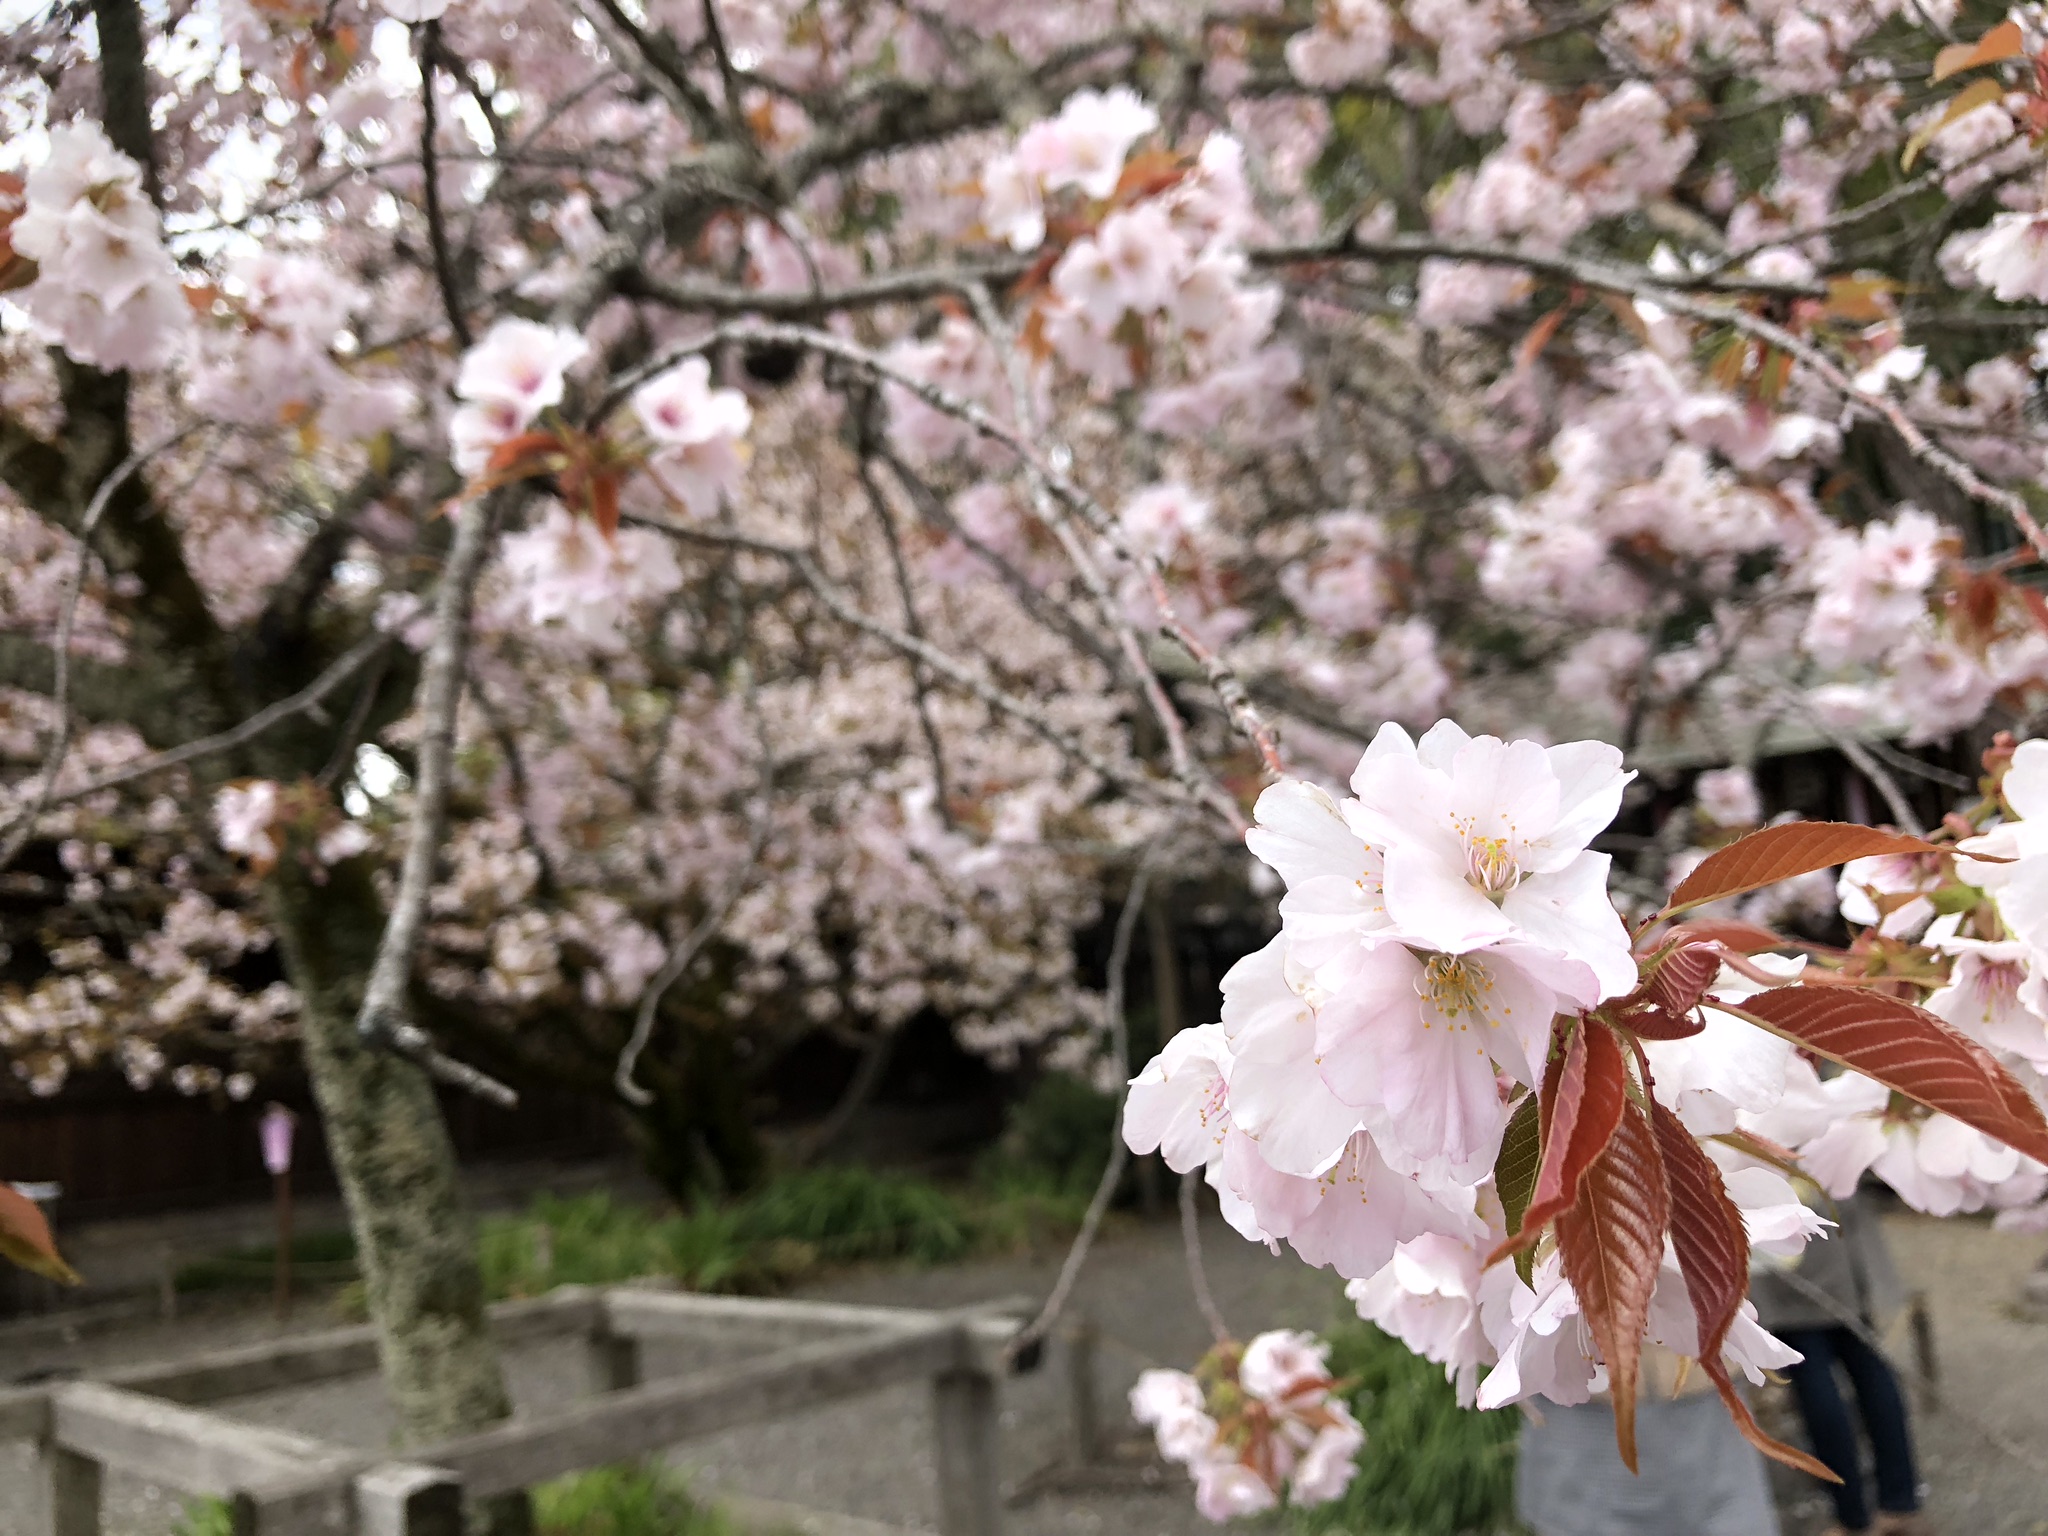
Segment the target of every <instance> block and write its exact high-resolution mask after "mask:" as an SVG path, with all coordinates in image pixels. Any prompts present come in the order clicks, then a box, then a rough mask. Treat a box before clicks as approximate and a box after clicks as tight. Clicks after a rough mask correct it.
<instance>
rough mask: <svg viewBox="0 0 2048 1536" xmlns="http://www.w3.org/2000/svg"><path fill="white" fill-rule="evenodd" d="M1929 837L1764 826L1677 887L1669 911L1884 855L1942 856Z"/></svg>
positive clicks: (1839, 826)
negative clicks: (1850, 861) (1811, 872)
mask: <svg viewBox="0 0 2048 1536" xmlns="http://www.w3.org/2000/svg"><path fill="white" fill-rule="evenodd" d="M1940 851H1941V850H1940V849H1938V848H1936V847H1935V846H1934V844H1932V843H1930V842H1928V841H1926V840H1925V839H1924V838H1918V837H1908V836H1907V835H1906V834H1905V833H1903V832H1883V831H1880V830H1879V829H1878V828H1876V827H1862V826H1857V825H1856V824H1854V823H1853V822H1846V821H1794V822H1788V823H1786V824H1785V825H1784V826H1782V827H1765V828H1764V829H1763V830H1762V831H1760V832H1752V833H1750V834H1749V836H1747V837H1743V838H1738V839H1736V841H1734V842H1732V843H1730V844H1729V845H1728V846H1727V847H1726V848H1722V849H1720V850H1718V851H1717V852H1714V853H1710V854H1708V855H1707V856H1706V857H1705V858H1704V859H1702V860H1700V864H1699V868H1697V869H1695V870H1694V871H1693V872H1692V873H1691V874H1689V875H1687V876H1686V877H1685V878H1684V879H1683V880H1681V881H1680V882H1679V883H1678V889H1677V890H1675V891H1673V892H1672V893H1671V900H1670V901H1668V902H1667V903H1665V906H1664V910H1665V911H1666V912H1667V913H1668V912H1677V911H1680V910H1682V909H1683V908H1686V907H1696V906H1698V905H1700V904H1701V903H1702V902H1707V901H1719V900H1720V899H1721V898H1722V897H1724V896H1740V895H1741V894H1742V893H1743V892H1744V891H1754V890H1757V889H1759V888H1761V887H1763V886H1766V885H1776V884H1777V883H1778V882H1779V881H1780V880H1790V879H1791V878H1792V877H1793V876H1794V875H1803V874H1806V873H1808V872H1809V871H1811V870H1816V869H1826V868H1828V867H1829V866H1830V865H1834V864H1846V863H1847V862H1848V861H1849V860H1851V859H1862V858H1868V857H1870V856H1871V855H1873V854H1880V853H1938V852H1940Z"/></svg>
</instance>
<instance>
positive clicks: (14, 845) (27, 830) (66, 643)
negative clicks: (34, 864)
mask: <svg viewBox="0 0 2048 1536" xmlns="http://www.w3.org/2000/svg"><path fill="white" fill-rule="evenodd" d="M198 426H199V424H198V423H196V422H195V423H193V424H191V425H189V426H184V427H180V428H179V429H178V430H177V431H175V432H172V433H169V434H167V435H166V436H164V437H161V438H158V439H157V440H156V441H155V442H153V443H150V444H148V445H146V446H144V447H141V448H137V449H135V450H134V451H133V452H132V453H130V454H129V455H128V457H127V458H125V459H123V460H122V461H121V462H120V463H119V464H117V465H115V466H114V472H113V473H112V474H110V475H108V476H107V478H106V479H104V480H102V481H101V482H100V483H99V486H98V488H97V489H96V490H94V492H93V493H92V500H91V501H90V502H88V503H87V504H86V508H85V516H84V517H82V518H80V519H79V522H78V534H77V538H78V560H77V563H76V564H74V565H73V566H72V568H71V579H70V580H69V581H67V582H66V583H65V584H64V606H63V607H62V608H61V609H59V610H58V613H57V638H56V642H55V646H56V651H55V656H54V664H55V667H56V679H55V683H54V686H53V687H52V689H51V702H52V704H53V705H54V706H55V708H56V711H57V730H56V734H55V735H53V736H52V737H51V738H50V745H49V747H48V749H47V750H46V751H45V752H44V753H43V762H42V767H41V769H40V770H39V771H38V774H37V780H38V782H37V784H36V797H35V800H34V802H33V803H32V804H30V805H29V806H28V808H27V809H25V810H23V811H20V812H18V813H17V814H16V815H15V816H14V818H13V819H12V820H11V821H9V822H8V824H7V827H6V831H5V834H4V835H5V838H6V841H5V842H4V843H0V869H5V868H6V867H7V866H8V865H9V864H12V863H13V862H14V861H15V859H16V857H17V856H19V854H20V853H21V850H22V849H23V848H24V847H26V846H27V844H28V840H29V838H30V837H32V836H34V834H35V829H36V823H37V822H38V821H40V820H41V819H42V816H43V812H45V811H47V810H48V809H49V808H50V806H51V805H52V804H53V803H55V795H56V788H57V775H58V774H59V773H60V772H61V771H62V770H63V767H64V759H65V758H66V757H67V756H69V755H70V752H71V735H72V729H73V722H72V719H71V634H72V630H73V627H74V626H75V625H76V623H77V620H78V600H79V597H80V596H81V595H82V594H83V593H84V591H85V573H86V572H87V571H88V570H89V569H90V568H91V566H92V536H93V531H94V530H95V529H97V528H98V527H99V525H100V519H101V518H102V517H104V516H105V515H106V511H107V507H108V506H109V505H110V504H111V503H112V501H113V499H114V492H116V491H118V490H119V489H120V488H121V487H122V486H124V485H126V484H127V483H128V480H129V478H130V477H131V476H132V475H134V474H135V473H136V472H137V471H138V470H140V469H141V468H142V466H143V465H145V464H147V463H148V462H149V461H150V460H151V459H153V458H155V457H156V456H157V455H158V454H160V453H162V452H164V451H165V450H166V449H168V448H171V447H172V446H174V445H175V444H177V443H180V442H183V441H184V440H185V438H186V437H188V436H190V435H191V434H192V433H193V432H195V431H197V430H198ZM66 798H67V799H68V798H72V797H70V796H67V797H66Z"/></svg>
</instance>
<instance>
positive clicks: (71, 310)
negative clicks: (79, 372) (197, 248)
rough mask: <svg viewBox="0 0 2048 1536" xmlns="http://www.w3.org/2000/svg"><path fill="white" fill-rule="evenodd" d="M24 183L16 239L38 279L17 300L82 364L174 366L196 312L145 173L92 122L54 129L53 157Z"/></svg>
mask: <svg viewBox="0 0 2048 1536" xmlns="http://www.w3.org/2000/svg"><path fill="white" fill-rule="evenodd" d="M25 181H26V184H25V187H24V189H23V191H24V195H23V207H22V211H21V214H20V216H19V217H18V218H16V219H15V221H14V224H13V228H12V231H11V236H12V243H13V246H14V249H15V250H16V251H17V252H18V253H19V254H21V255H23V256H26V257H28V258H29V259H30V260H32V261H34V262H35V263H36V265H37V272H36V278H35V281H34V282H32V283H30V284H29V285H28V286H27V287H26V288H25V289H23V290H21V291H20V292H19V293H16V294H14V295H12V297H13V299H14V301H15V302H17V303H19V304H20V305H21V306H22V308H24V309H25V310H27V311H28V313H29V314H30V315H31V316H32V317H33V318H34V319H35V321H36V323H37V325H38V326H40V327H41V328H42V329H43V330H44V331H45V332H47V333H48V334H49V336H50V337H51V339H52V340H54V341H55V342H56V343H57V345H58V346H60V347H62V348H63V349H64V350H65V352H67V353H69V354H70V356H71V357H73V358H74V359H76V360H77V361H79V362H81V363H85V364H88V365H90V366H93V367H97V368H106V369H120V368H157V367H161V366H162V365H163V364H165V363H166V362H169V361H170V360H171V358H172V356H173V355H174V354H175V353H176V351H177V349H178V347H179V346H180V344H181V343H182V342H183V341H184V340H185V338H186V337H187V335H188V334H189V332H190V329H191V310H190V308H189V306H188V305H187V304H186V302H185V291H184V286H183V284H182V283H181V282H180V280H179V277H178V268H177V265H176V263H174V262H173V261H172V260H171V256H170V253H169V252H168V251H167V250H165V249H164V244H163V238H162V233H161V230H160V228H159V224H158V220H157V210H156V206H155V205H154V204H153V203H152V202H151V201H150V199H149V194H148V192H147V191H145V190H144V187H143V180H142V168H141V167H140V166H138V165H137V164H136V163H135V162H134V161H133V160H131V159H130V158H129V157H128V156H126V155H124V154H122V153H121V151H119V150H118V149H116V148H114V146H113V144H112V143H111V142H109V140H108V139H107V136H106V133H105V132H104V131H103V130H102V129H101V128H100V126H99V124H97V123H95V122H91V121H89V120H88V121H83V122H77V123H67V124H63V125H61V126H59V127H55V128H52V129H51V130H50V152H49V155H48V157H47V158H46V159H45V160H44V161H43V163H42V164H40V165H38V166H37V167H36V168H35V169H33V170H31V171H30V172H29V173H28V176H27V177H26V179H25Z"/></svg>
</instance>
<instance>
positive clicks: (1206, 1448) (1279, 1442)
mask: <svg viewBox="0 0 2048 1536" xmlns="http://www.w3.org/2000/svg"><path fill="white" fill-rule="evenodd" d="M1329 1356H1330V1346H1329V1345H1328V1344H1325V1343H1322V1342H1321V1341H1319V1340H1317V1339H1316V1338H1315V1337H1314V1336H1313V1335H1310V1334H1306V1333H1298V1332H1294V1331H1292V1330H1286V1329H1281V1330H1276V1331H1274V1332H1271V1333H1262V1334H1259V1335H1258V1336H1256V1337H1255V1338H1253V1339H1252V1341H1251V1342H1250V1343H1248V1344H1245V1345H1243V1346H1242V1347H1240V1346H1238V1345H1236V1344H1234V1343H1230V1344H1222V1345H1219V1346H1218V1347H1217V1348H1216V1349H1215V1350H1213V1351H1212V1352H1211V1353H1210V1354H1209V1356H1208V1357H1207V1358H1206V1359H1204V1360H1203V1361H1202V1363H1201V1364H1200V1365H1199V1366H1198V1367H1197V1368H1196V1371H1195V1374H1194V1375H1192V1376H1191V1375H1189V1374H1188V1373H1187V1372H1185V1371H1169V1370H1147V1371H1143V1372H1141V1373H1140V1374H1139V1376H1138V1381H1137V1385H1135V1386H1134V1387H1132V1388H1131V1396H1130V1401H1131V1413H1132V1415H1133V1416H1134V1417H1135V1418H1136V1419H1137V1420H1138V1422H1139V1423H1141V1424H1145V1425H1148V1426H1149V1427H1150V1428H1151V1429H1152V1431H1153V1433H1154V1434H1155V1435H1156V1436H1157V1438H1158V1442H1159V1453H1160V1455H1162V1456H1164V1457H1165V1458H1166V1459H1167V1460H1169V1461H1173V1462H1178V1463H1180V1464H1181V1465H1182V1466H1185V1467H1186V1468H1187V1469H1188V1472H1189V1473H1190V1475H1192V1476H1193V1478H1194V1480H1195V1507H1196V1508H1197V1509H1199V1510H1200V1511H1201V1512H1202V1514H1203V1515H1204V1516H1205V1517H1206V1518H1208V1519H1210V1520H1216V1521H1223V1520H1234V1519H1237V1518H1240V1517H1242V1516H1248V1515H1258V1514H1263V1513H1265V1512H1266V1511H1267V1510H1269V1509H1274V1508H1277V1507H1278V1506H1279V1505H1280V1504H1281V1502H1282V1501H1283V1500H1284V1501H1285V1502H1286V1503H1288V1504H1290V1505H1293V1506H1295V1507H1297V1508H1299V1507H1305V1506H1308V1505H1313V1504H1327V1503H1329V1502H1330V1501H1331V1500H1332V1499H1337V1498H1341V1497H1342V1496H1343V1494H1344V1490H1345V1489H1346V1488H1348V1487H1349V1486H1350V1485H1351V1479H1352V1476H1353V1475H1354V1474H1355V1472H1356V1471H1357V1459H1356V1458H1357V1455H1358V1451H1359V1448H1360V1447H1361V1446H1363V1445H1364V1444H1365V1431H1364V1430H1363V1429H1361V1428H1360V1427H1359V1424H1358V1420H1357V1419H1356V1418H1355V1417H1353V1415H1352V1413H1351V1410H1350V1408H1349V1407H1348V1406H1347V1405H1346V1403H1345V1402H1344V1399H1343V1398H1342V1396H1340V1395H1339V1392H1340V1388H1341V1383H1339V1382H1337V1381H1336V1380H1334V1379H1333V1378H1332V1377H1331V1376H1330V1372H1329Z"/></svg>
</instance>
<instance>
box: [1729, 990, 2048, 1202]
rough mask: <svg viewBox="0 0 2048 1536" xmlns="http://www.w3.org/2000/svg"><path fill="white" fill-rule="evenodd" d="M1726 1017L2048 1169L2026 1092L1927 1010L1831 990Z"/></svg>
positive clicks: (2045, 1131)
mask: <svg viewBox="0 0 2048 1536" xmlns="http://www.w3.org/2000/svg"><path fill="white" fill-rule="evenodd" d="M1731 1011H1735V1012H1740V1013H1742V1014H1743V1015H1745V1016H1746V1017H1749V1018H1753V1019H1755V1020H1757V1021H1758V1022H1760V1023H1762V1024H1764V1025H1765V1026H1767V1027H1768V1028H1769V1029H1771V1030H1772V1031H1774V1032H1775V1033H1777V1034H1780V1035H1783V1036H1785V1038H1787V1039H1788V1040H1794V1041H1797V1042H1798V1043H1799V1044H1800V1045H1803V1046H1805V1047H1806V1048H1807V1049H1808V1050H1810V1051H1813V1052H1814V1053H1815V1054H1816V1055H1820V1056H1825V1057H1827V1058H1828V1060H1830V1061H1838V1062H1840V1063H1841V1064H1842V1065H1843V1066H1845V1067H1851V1068H1853V1069H1854V1070H1856V1071H1858V1072H1861V1073H1862V1074H1863V1075H1864V1076H1865V1077H1870V1078H1875V1079H1876V1080H1877V1081H1878V1082H1880V1083H1883V1084H1884V1085H1885V1086H1886V1087H1887V1088H1890V1089H1893V1090H1895V1091H1897V1092H1899V1093H1903V1094H1904V1095H1906V1097H1907V1098H1909V1099H1913V1100H1915V1101H1916V1102H1918V1103H1921V1104H1925V1105H1926V1106H1927V1107H1928V1108H1929V1109H1938V1110H1940V1111H1941V1112H1942V1113H1944V1114H1949V1115H1954V1116H1955V1117H1956V1118H1957V1119H1958V1120H1961V1121H1963V1122H1964V1123H1965V1124H1968V1125H1973V1126H1975V1127H1976V1128H1977V1129H1978V1130H1980V1131H1982V1132H1983V1133H1984V1134H1985V1135H1987V1136H1992V1137H1996V1138H1997V1139H1998V1140H1999V1141H2002V1142H2004V1143H2005V1144H2006V1145H2007V1146H2009V1147H2012V1148H2013V1149H2014V1150H2015V1151H2018V1152H2024V1153H2025V1154H2026V1155H2027V1156H2029V1157H2031V1158H2035V1159H2037V1160H2039V1161H2041V1162H2044V1163H2048V1120H2044V1119H2043V1118H2042V1115H2041V1111H2040V1108H2039V1107H2038V1106H2037V1105H2036V1104H2035V1103H2034V1101H2033V1100H2032V1098H2030V1097H2029V1096H2028V1094H2027V1091H2026V1090H2025V1089H2024V1088H2022V1087H2021V1086H2020V1085H2019V1084H2018V1083H2017V1082H2015V1081H2014V1080H2013V1077H2012V1074H2010V1073H2009V1072H2007V1071H2006V1070H2005V1068H2004V1067H2002V1066H2000V1065H1999V1064H1998V1063H1997V1062H1996V1061H1994V1060H1993V1059H1992V1057H1991V1055H1990V1053H1989V1052H1987V1051H1986V1050H1985V1049H1984V1048H1983V1047H1982V1046H1980V1045H1978V1044H1977V1043H1976V1042H1975V1041H1974V1040H1970V1039H1967V1038H1966V1037H1964V1036H1963V1035H1960V1034H1958V1033H1957V1032H1956V1031H1955V1030H1953V1029H1951V1028H1950V1027H1949V1026H1948V1025H1947V1024H1945V1023H1944V1022H1943V1021H1942V1020H1940V1019H1938V1018H1936V1017H1935V1016H1934V1015H1933V1014H1931V1013H1929V1012H1927V1011H1926V1010H1925V1009H1924V1008H1916V1007H1914V1006H1913V1005H1912V1004H1911V1003H1906V1002H1901V1001H1900V1000H1899V999H1898V998H1895V997H1889V996H1887V995H1886V994H1884V993H1882V992H1873V991H1868V990H1865V989H1864V988H1861V987H1843V986H1833V987H1786V988H1783V989H1781V990H1779V991H1776V992H1763V993H1759V994H1758V995H1757V996H1755V997H1751V998H1746V999H1744V1000H1743V1002H1742V1004H1741V1006H1740V1008H1739V1009H1734V1010H1731Z"/></svg>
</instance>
